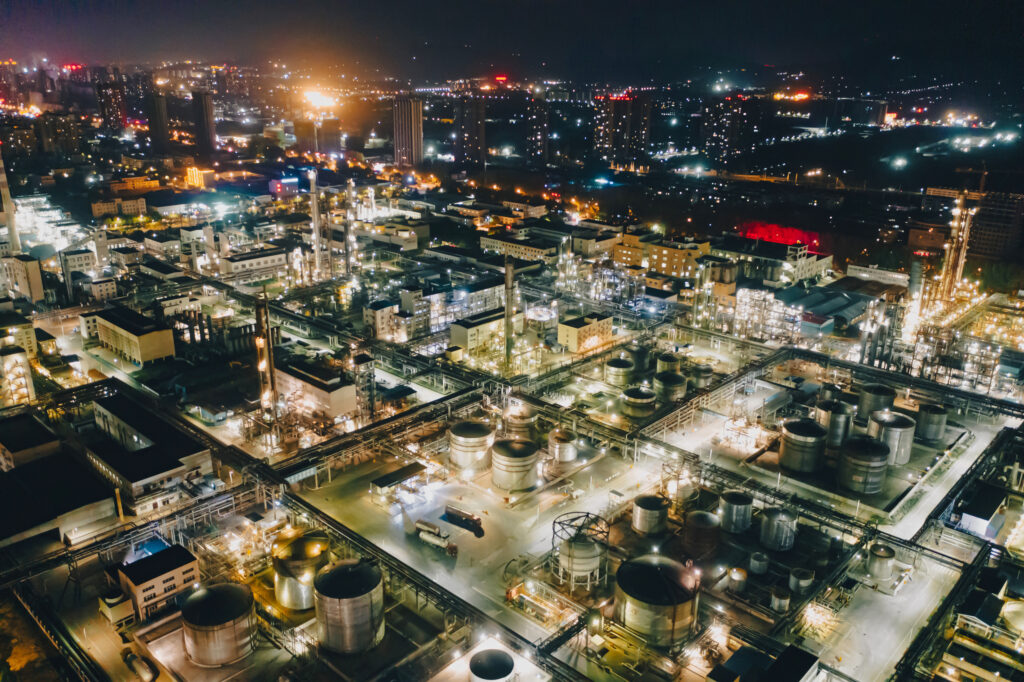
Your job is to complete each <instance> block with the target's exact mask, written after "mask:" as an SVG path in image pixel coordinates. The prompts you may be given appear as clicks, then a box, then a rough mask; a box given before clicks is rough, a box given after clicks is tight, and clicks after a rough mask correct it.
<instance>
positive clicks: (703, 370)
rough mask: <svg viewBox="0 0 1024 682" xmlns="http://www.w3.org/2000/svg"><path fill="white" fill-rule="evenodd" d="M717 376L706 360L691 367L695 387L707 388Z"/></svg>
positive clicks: (691, 376) (691, 377)
mask: <svg viewBox="0 0 1024 682" xmlns="http://www.w3.org/2000/svg"><path fill="white" fill-rule="evenodd" d="M714 378H715V370H714V369H712V368H711V365H709V364H708V363H706V362H698V363H696V364H695V365H693V366H692V367H690V380H691V381H692V382H693V387H694V388H707V387H708V386H710V385H711V380H712V379H714Z"/></svg>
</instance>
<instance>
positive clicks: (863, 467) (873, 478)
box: [837, 435, 889, 495]
mask: <svg viewBox="0 0 1024 682" xmlns="http://www.w3.org/2000/svg"><path fill="white" fill-rule="evenodd" d="M888 468H889V446H888V445H886V444H885V443H882V442H880V441H877V440H875V439H874V438H872V437H871V436H864V435H856V436H850V439H849V440H847V441H846V445H844V446H843V451H842V453H841V454H840V456H839V471H838V473H837V479H838V482H839V485H840V486H842V487H843V488H846V489H847V490H850V491H852V492H855V493H862V494H865V495H874V494H875V493H879V492H881V491H882V486H883V485H885V474H886V470H887V469H888Z"/></svg>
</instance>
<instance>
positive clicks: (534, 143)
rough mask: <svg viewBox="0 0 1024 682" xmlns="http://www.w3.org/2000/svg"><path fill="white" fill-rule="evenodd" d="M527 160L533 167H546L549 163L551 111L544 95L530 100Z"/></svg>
mask: <svg viewBox="0 0 1024 682" xmlns="http://www.w3.org/2000/svg"><path fill="white" fill-rule="evenodd" d="M526 124H527V126H528V127H527V129H526V130H527V132H526V159H527V162H528V163H529V164H530V165H532V166H545V165H547V162H548V136H549V129H550V111H549V110H548V102H547V100H546V99H545V98H544V95H542V94H536V95H534V96H533V97H531V98H530V101H529V103H528V105H527V109H526Z"/></svg>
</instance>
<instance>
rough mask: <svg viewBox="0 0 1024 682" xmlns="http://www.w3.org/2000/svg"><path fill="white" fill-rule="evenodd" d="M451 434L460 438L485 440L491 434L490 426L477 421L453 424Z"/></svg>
mask: <svg viewBox="0 0 1024 682" xmlns="http://www.w3.org/2000/svg"><path fill="white" fill-rule="evenodd" d="M451 432H452V433H453V434H455V435H456V436H459V437H461V438H486V437H487V436H489V435H491V433H492V431H491V427H490V426H488V425H487V424H485V423H484V422H478V421H461V422H455V423H454V424H452V428H451Z"/></svg>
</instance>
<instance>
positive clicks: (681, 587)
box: [615, 554, 697, 647]
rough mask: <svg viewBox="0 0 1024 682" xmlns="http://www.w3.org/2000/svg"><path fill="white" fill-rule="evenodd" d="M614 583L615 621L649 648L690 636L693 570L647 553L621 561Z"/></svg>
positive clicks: (694, 591)
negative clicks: (636, 634) (629, 630)
mask: <svg viewBox="0 0 1024 682" xmlns="http://www.w3.org/2000/svg"><path fill="white" fill-rule="evenodd" d="M615 582H616V584H615V617H616V619H617V620H618V621H619V622H620V623H622V624H623V625H625V626H626V627H627V628H629V629H631V630H633V631H635V632H637V633H639V634H640V635H641V636H642V637H643V638H644V640H645V641H646V642H647V643H648V644H649V645H651V646H656V647H668V646H672V645H673V644H676V643H677V642H679V641H680V640H681V639H683V638H684V637H685V636H686V635H687V634H688V633H689V631H690V627H691V625H692V623H693V619H694V617H695V616H696V607H697V600H696V598H695V597H696V594H697V577H696V575H695V574H694V572H693V571H692V570H689V569H687V568H686V567H685V566H683V565H682V564H681V563H679V562H678V561H673V560H672V559H669V558H668V557H665V556H662V555H660V554H646V555H644V556H641V557H637V558H636V559H632V560H630V561H626V562H623V564H622V565H621V566H619V570H618V572H617V573H616V574H615Z"/></svg>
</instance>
